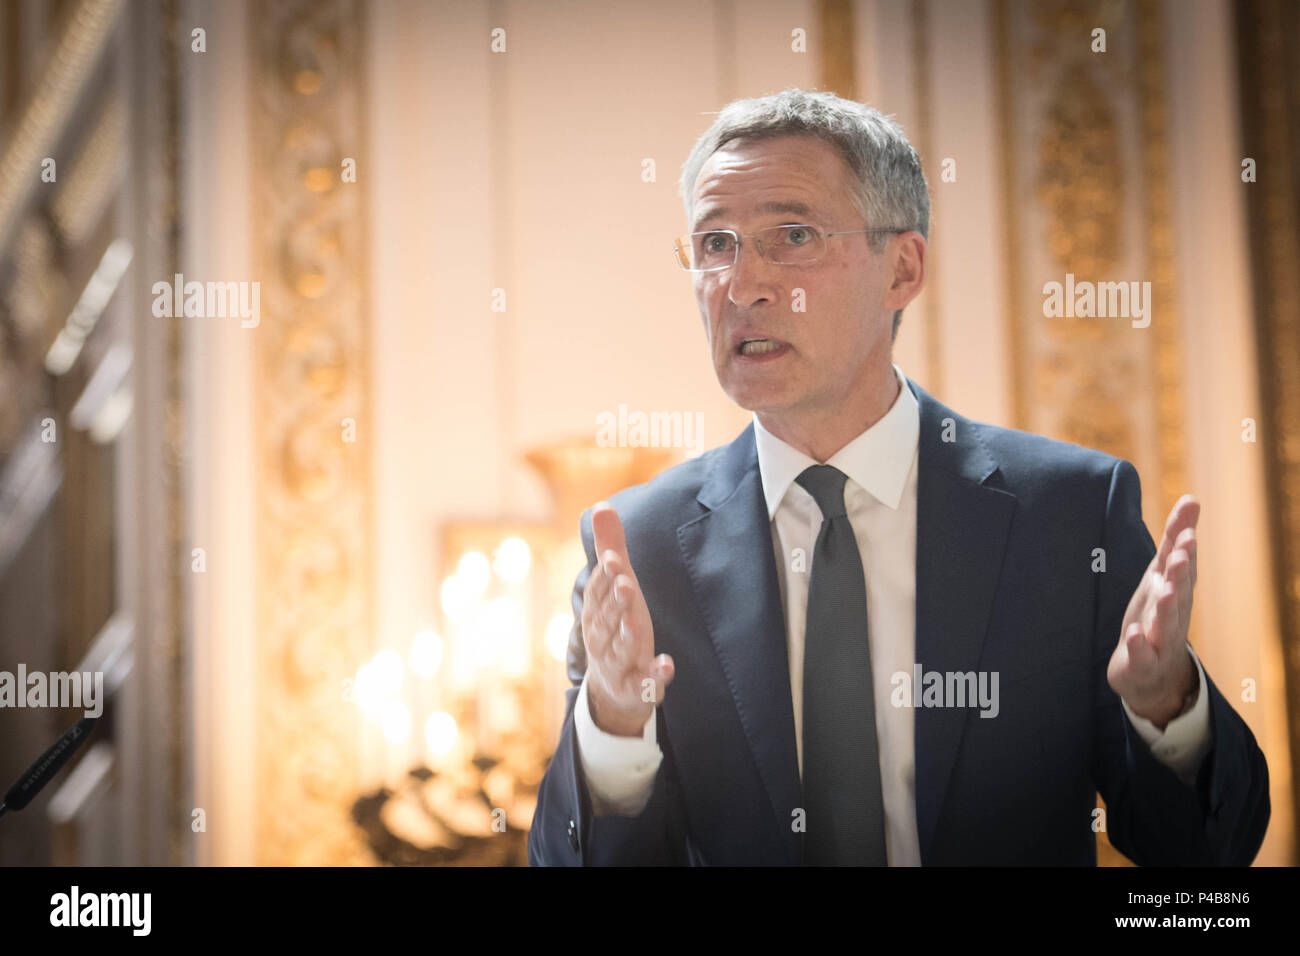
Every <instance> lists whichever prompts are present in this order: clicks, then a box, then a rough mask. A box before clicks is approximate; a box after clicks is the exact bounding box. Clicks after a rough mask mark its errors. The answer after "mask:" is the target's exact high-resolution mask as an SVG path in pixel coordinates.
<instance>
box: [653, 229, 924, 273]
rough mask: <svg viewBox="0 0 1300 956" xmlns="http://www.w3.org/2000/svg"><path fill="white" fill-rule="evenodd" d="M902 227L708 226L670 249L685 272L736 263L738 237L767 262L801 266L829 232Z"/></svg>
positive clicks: (814, 256)
mask: <svg viewBox="0 0 1300 956" xmlns="http://www.w3.org/2000/svg"><path fill="white" fill-rule="evenodd" d="M906 231H907V230H906V229H899V228H883V227H882V228H877V229H848V230H845V231H843V232H827V233H822V231H821V230H820V229H818V228H817V227H816V226H807V225H799V224H795V225H787V226H772V227H771V228H770V229H760V230H759V231H758V232H756V233H754V234H753V235H742V234H741V233H738V232H736V231H735V230H734V229H712V230H709V231H708V232H693V233H691V234H690V235H689V236H682V237H681V238H679V239H677V240H676V241H675V242H674V243H673V251H674V252H676V253H677V264H678V265H679V266H681V267H682V268H683V269H685V270H686V271H687V272H717V271H718V270H719V269H729V268H731V267H732V266H734V265H735V264H736V257H737V256H738V255H739V254H740V241H741V240H742V239H753V240H754V245H755V246H756V247H757V249H758V254H759V255H760V256H762V257H763V258H765V259H766V260H767V261H768V262H772V263H775V264H776V265H782V266H803V265H808V264H809V263H812V262H816V261H817V260H818V259H820V258H821V257H822V255H823V254H824V253H825V252H826V240H827V239H830V238H832V237H833V236H852V235H857V234H859V233H875V232H906Z"/></svg>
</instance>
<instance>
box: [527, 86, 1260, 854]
mask: <svg viewBox="0 0 1300 956" xmlns="http://www.w3.org/2000/svg"><path fill="white" fill-rule="evenodd" d="M682 195H683V199H684V201H685V204H686V212H687V222H688V229H689V233H690V234H689V235H688V236H685V237H683V238H682V239H681V240H679V242H678V245H677V252H678V256H679V261H680V263H681V264H682V265H683V267H684V268H687V269H689V270H691V274H692V278H693V281H694V287H695V294H696V299H697V301H698V304H699V308H700V314H701V316H702V318H703V320H704V328H705V332H706V335H707V337H708V342H709V347H710V351H711V354H712V358H713V364H714V369H715V371H716V373H717V376H718V381H719V382H720V383H721V385H722V387H723V389H724V390H725V391H726V393H727V394H728V395H729V396H730V397H731V398H732V399H733V400H734V401H735V402H737V403H738V404H739V405H741V406H742V407H744V408H746V409H750V410H752V411H753V412H754V421H753V424H752V425H750V426H749V427H748V428H746V429H745V431H744V432H743V433H742V434H741V435H740V436H739V437H738V438H737V439H736V440H735V441H733V442H732V443H731V444H730V445H729V446H726V447H722V448H717V449H714V450H712V451H710V452H708V453H706V454H704V455H702V456H700V457H699V458H697V459H695V460H693V461H689V462H687V463H685V464H683V465H680V466H678V467H676V468H674V469H671V470H670V471H668V472H666V473H665V474H663V475H660V476H659V477H658V478H656V479H655V480H654V481H651V482H649V483H648V484H645V485H641V486H637V487H635V488H629V489H627V490H625V491H623V492H620V493H619V494H618V495H615V496H614V498H613V499H612V502H610V503H603V502H602V503H600V504H598V505H596V506H595V507H594V508H593V509H591V510H589V511H588V512H586V513H584V514H583V516H582V519H581V522H580V527H581V533H582V540H583V544H584V546H585V548H586V551H587V559H588V565H587V567H586V569H585V570H583V572H582V573H581V574H580V575H579V576H578V580H577V585H576V587H575V589H574V597H573V606H574V614H575V619H576V620H575V626H574V631H573V635H572V636H571V642H570V652H569V674H570V678H571V679H572V680H573V682H574V683H575V684H577V685H578V686H576V687H574V688H571V689H570V690H568V691H567V692H566V694H567V698H568V714H567V716H566V719H565V723H564V728H563V731H562V733H561V737H560V741H559V746H558V747H557V748H556V752H555V755H554V758H553V759H552V761H551V764H550V766H549V768H548V770H547V773H546V776H545V778H544V780H543V781H542V785H541V791H540V794H539V798H538V804H537V811H536V815H535V817H534V822H533V827H532V830H531V832H530V834H529V844H528V849H529V860H530V862H531V863H533V864H535V865H538V864H560V865H582V864H636V863H652V864H789V865H798V864H885V863H888V864H890V865H918V864H998V863H1029V864H1088V865H1091V864H1095V863H1096V851H1095V831H1096V829H1099V828H1100V825H1101V821H1103V820H1104V825H1105V828H1106V830H1107V832H1108V833H1109V836H1110V839H1111V842H1112V843H1113V844H1114V845H1115V846H1116V847H1117V848H1119V849H1120V850H1121V851H1122V852H1123V853H1124V854H1126V855H1127V856H1128V857H1130V858H1131V859H1132V860H1134V861H1135V862H1137V863H1139V864H1190V863H1198V864H1231V865H1245V864H1248V863H1249V862H1250V861H1251V860H1252V859H1253V858H1254V856H1255V854H1256V852H1257V851H1258V849H1259V846H1260V843H1261V841H1262V839H1263V834H1264V830H1265V827H1266V826H1267V823H1268V817H1269V802H1268V771H1267V768H1266V766H1265V762H1264V758H1263V755H1262V754H1261V753H1260V751H1259V748H1258V747H1257V746H1256V744H1255V740H1254V738H1253V736H1252V735H1251V733H1250V731H1249V729H1247V727H1246V725H1245V723H1244V722H1243V721H1242V720H1241V718H1240V717H1239V716H1238V715H1237V714H1236V713H1234V712H1233V710H1232V708H1231V707H1230V706H1229V704H1228V703H1227V701H1226V700H1225V699H1224V698H1223V696H1222V695H1221V694H1220V693H1219V691H1218V689H1217V688H1216V687H1215V685H1214V683H1213V682H1212V681H1211V680H1210V679H1209V676H1208V675H1207V674H1206V673H1205V671H1204V669H1203V668H1202V666H1201V664H1200V662H1199V660H1197V658H1196V655H1195V654H1194V653H1193V652H1192V649H1191V647H1190V646H1189V645H1188V643H1187V630H1188V622H1189V619H1190V612H1191V606H1192V591H1193V587H1194V585H1195V583H1196V533H1195V527H1196V520H1197V516H1198V513H1199V504H1198V503H1197V502H1196V501H1195V499H1193V498H1192V497H1190V496H1184V497H1183V498H1182V499H1181V500H1179V501H1178V503H1177V504H1176V505H1175V506H1174V509H1173V511H1172V512H1171V514H1170V515H1169V519H1168V523H1167V525H1166V527H1165V531H1164V536H1163V539H1162V541H1161V544H1160V548H1159V549H1158V550H1157V549H1156V548H1155V545H1154V543H1153V541H1152V539H1151V536H1150V535H1149V534H1148V533H1147V530H1146V528H1145V526H1144V525H1143V523H1142V518H1141V507H1140V505H1141V494H1140V490H1139V483H1138V476H1137V472H1136V471H1135V470H1134V468H1133V466H1132V465H1131V464H1129V463H1128V462H1126V461H1121V460H1118V459H1115V458H1113V457H1111V456H1108V455H1104V454H1102V453H1100V452H1097V451H1092V450H1088V449H1084V448H1080V447H1078V446H1076V445H1071V444H1067V443H1063V442H1056V441H1051V440H1048V439H1046V438H1042V437H1039V436H1035V435H1029V434H1026V433H1023V432H1017V431H1012V430H1009V429H1003V428H997V427H994V426H991V425H985V424H982V423H977V422H974V421H970V420H968V419H966V418H964V417H963V416H961V415H960V414H958V413H957V412H955V411H953V410H951V409H949V408H947V407H945V406H944V405H943V404H941V403H940V402H938V401H936V400H935V399H934V398H932V397H931V396H930V395H928V394H927V393H926V392H925V391H924V390H922V389H921V388H920V387H919V386H917V385H916V384H915V383H914V382H911V381H910V380H907V379H905V378H904V376H903V375H902V373H901V372H900V371H899V370H898V369H897V368H896V367H895V366H894V365H893V364H892V360H891V355H892V344H893V339H894V336H895V334H896V333H897V328H898V321H899V317H900V315H901V311H902V309H903V307H904V306H906V305H907V304H908V303H909V302H911V301H912V299H913V298H915V297H916V295H917V294H918V293H919V292H920V290H921V286H922V283H923V281H924V278H925V259H926V235H927V230H928V226H929V198H928V193H927V189H926V183H925V179H924V176H923V174H922V172H921V166H920V162H919V160H918V158H917V155H916V153H915V151H914V150H913V149H912V147H911V146H910V145H909V144H908V143H907V140H906V139H905V138H904V136H903V133H902V131H901V130H900V129H899V128H898V127H897V126H896V125H895V124H893V123H892V122H890V121H889V120H887V119H886V118H884V117H882V116H881V115H880V114H879V113H877V112H876V111H875V110H871V109H869V108H867V107H864V106H862V105H861V104H858V103H854V102H851V101H847V100H842V99H840V98H838V97H835V96H833V95H831V94H821V93H805V92H802V91H799V90H787V91H785V92H784V93H780V94H777V95H774V96H770V97H765V98H761V99H754V100H741V101H737V102H735V103H732V104H730V105H729V106H728V107H727V108H726V109H724V110H723V111H722V112H721V113H720V114H719V116H718V118H717V121H716V122H715V123H714V124H713V126H712V127H711V128H710V129H709V130H708V131H707V132H706V133H705V134H704V135H703V136H702V137H701V138H700V140H699V142H698V143H697V144H696V146H695V149H694V151H693V152H692V154H691V156H690V158H689V159H688V160H687V162H686V164H685V166H684V168H683V175H682ZM1097 792H1100V793H1101V795H1102V797H1103V799H1104V800H1105V803H1106V810H1107V813H1106V815H1105V816H1104V817H1102V816H1101V815H1100V813H1099V811H1097V810H1096V808H1095V803H1096V794H1097Z"/></svg>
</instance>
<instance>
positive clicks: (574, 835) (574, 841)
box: [569, 820, 578, 853]
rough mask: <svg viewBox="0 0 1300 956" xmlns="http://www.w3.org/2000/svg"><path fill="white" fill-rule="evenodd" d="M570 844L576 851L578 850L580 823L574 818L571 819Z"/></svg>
mask: <svg viewBox="0 0 1300 956" xmlns="http://www.w3.org/2000/svg"><path fill="white" fill-rule="evenodd" d="M569 846H570V847H572V848H573V852H574V853H577V852H578V824H576V823H575V822H573V821H572V820H570V821H569Z"/></svg>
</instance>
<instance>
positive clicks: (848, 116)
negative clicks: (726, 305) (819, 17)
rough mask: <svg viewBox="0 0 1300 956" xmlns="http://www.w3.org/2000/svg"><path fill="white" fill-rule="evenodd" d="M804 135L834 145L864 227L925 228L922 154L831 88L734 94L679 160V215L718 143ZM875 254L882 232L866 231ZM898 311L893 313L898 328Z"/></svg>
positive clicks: (888, 123) (883, 119)
mask: <svg viewBox="0 0 1300 956" xmlns="http://www.w3.org/2000/svg"><path fill="white" fill-rule="evenodd" d="M797 134H803V135H808V136H816V137H818V138H819V139H822V140H824V141H825V142H827V143H829V144H830V145H831V146H834V147H835V148H836V149H837V150H838V151H839V153H840V155H841V156H842V157H843V158H844V161H845V163H847V164H848V167H849V171H850V172H851V173H852V174H853V178H854V180H855V181H856V182H857V184H858V189H857V190H855V192H854V194H853V204H854V207H855V208H856V209H857V211H858V212H859V213H860V214H861V215H862V217H863V218H864V219H865V220H866V222H867V226H868V227H871V228H875V227H882V228H887V227H899V228H902V229H909V230H910V229H915V230H916V231H917V232H919V233H920V234H921V235H922V236H925V237H927V238H928V237H929V234H930V193H929V190H928V189H927V187H926V183H925V173H924V172H923V171H922V170H921V159H920V157H919V156H917V154H916V150H915V149H913V148H912V144H911V143H909V142H908V141H907V137H906V136H905V135H904V134H903V130H902V127H900V126H899V125H898V124H897V123H895V122H894V121H893V120H892V119H890V118H889V117H887V116H885V115H884V114H882V113H881V112H880V111H879V110H875V109H872V108H871V107H870V106H866V105H865V104H863V103H858V102H856V101H855V100H847V99H843V98H842V97H839V96H836V95H835V94H834V93H810V92H807V91H805V90H800V89H794V88H791V89H788V90H783V91H782V92H780V93H773V94H771V95H769V96H760V97H756V98H753V99H745V100H733V101H732V102H730V103H728V104H727V105H726V106H724V107H723V108H722V110H721V112H719V113H718V118H717V119H716V120H714V121H713V125H712V126H710V127H709V128H708V129H707V130H706V131H705V132H704V135H702V136H701V137H700V138H699V139H698V140H696V141H695V148H694V149H692V150H691V154H690V156H688V157H687V158H686V162H685V163H684V164H683V165H682V178H681V182H680V184H679V187H678V188H679V190H680V192H681V196H682V203H683V204H684V205H685V207H686V219H687V222H689V221H690V219H691V215H692V213H693V212H694V209H693V205H694V193H695V180H696V179H697V178H698V177H699V175H700V169H701V168H702V167H703V166H704V163H705V161H707V160H708V158H709V157H710V156H712V155H713V154H714V153H715V152H717V151H718V150H719V149H722V148H723V147H724V146H726V145H728V144H729V143H731V142H734V141H736V140H748V141H754V140H761V139H771V138H774V137H777V136H789V135H797ZM867 238H868V240H869V241H870V245H871V249H872V251H874V252H877V253H878V252H880V251H881V250H882V249H883V248H884V245H885V242H886V241H887V240H888V235H887V234H882V233H872V234H869V235H868V236H867ZM901 312H902V310H901V309H900V310H899V312H897V313H895V315H894V332H895V334H897V331H898V322H899V317H900V315H901Z"/></svg>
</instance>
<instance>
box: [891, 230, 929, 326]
mask: <svg viewBox="0 0 1300 956" xmlns="http://www.w3.org/2000/svg"><path fill="white" fill-rule="evenodd" d="M885 252H886V255H887V256H888V257H889V267H890V270H891V271H890V273H889V276H888V278H889V285H888V287H887V288H886V290H885V300H884V301H883V302H882V303H881V306H882V307H883V308H885V309H889V310H891V311H895V312H896V311H898V310H899V309H902V308H903V307H904V306H905V305H907V304H908V303H909V302H911V301H912V300H913V299H915V298H916V297H917V296H918V295H920V294H921V287H922V286H923V285H924V284H925V254H926V242H925V237H924V236H923V235H921V234H920V233H919V232H917V231H916V230H915V229H913V230H912V231H911V232H905V233H902V234H901V235H897V236H895V237H894V238H893V240H892V241H891V242H890V243H889V246H888V247H887V248H886V250H885Z"/></svg>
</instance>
